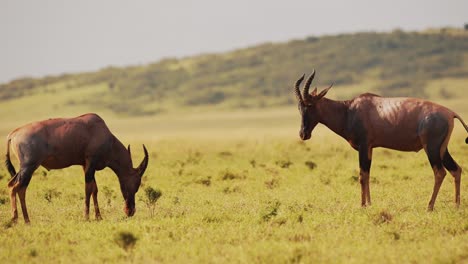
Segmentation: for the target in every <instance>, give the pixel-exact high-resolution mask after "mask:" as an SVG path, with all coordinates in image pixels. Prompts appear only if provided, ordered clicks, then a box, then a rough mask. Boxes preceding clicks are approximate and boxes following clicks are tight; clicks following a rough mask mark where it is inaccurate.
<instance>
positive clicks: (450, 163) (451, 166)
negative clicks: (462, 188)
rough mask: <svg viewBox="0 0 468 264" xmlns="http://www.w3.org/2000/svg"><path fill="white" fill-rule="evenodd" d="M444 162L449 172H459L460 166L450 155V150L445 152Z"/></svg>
mask: <svg viewBox="0 0 468 264" xmlns="http://www.w3.org/2000/svg"><path fill="white" fill-rule="evenodd" d="M442 162H443V164H444V167H445V168H446V169H447V170H449V171H457V170H458V165H457V163H456V162H455V161H454V160H453V158H452V156H451V155H450V153H449V151H448V149H447V150H445V153H444V158H443V159H442Z"/></svg>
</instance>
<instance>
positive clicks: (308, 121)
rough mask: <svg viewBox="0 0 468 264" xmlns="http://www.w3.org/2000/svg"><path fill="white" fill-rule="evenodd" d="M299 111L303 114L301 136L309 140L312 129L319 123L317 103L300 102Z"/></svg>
mask: <svg viewBox="0 0 468 264" xmlns="http://www.w3.org/2000/svg"><path fill="white" fill-rule="evenodd" d="M298 108H299V113H300V114H301V130H300V131H299V136H300V137H301V139H302V140H308V139H310V138H311V136H312V130H314V128H315V126H316V125H317V124H318V122H319V120H318V117H317V113H316V112H317V110H316V109H315V105H313V104H311V105H306V104H301V103H299V105H298Z"/></svg>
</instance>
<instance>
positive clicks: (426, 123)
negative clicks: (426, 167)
mask: <svg viewBox="0 0 468 264" xmlns="http://www.w3.org/2000/svg"><path fill="white" fill-rule="evenodd" d="M448 129H449V124H448V120H447V119H446V118H445V116H443V115H442V114H439V113H434V114H430V115H428V116H426V117H425V118H424V119H423V120H422V121H421V122H420V123H419V126H418V135H420V136H421V137H423V140H425V142H426V145H427V146H426V152H427V156H428V158H429V162H430V163H431V166H432V167H437V168H438V169H442V158H441V157H440V149H441V147H442V144H443V143H444V141H445V138H446V137H447V133H448Z"/></svg>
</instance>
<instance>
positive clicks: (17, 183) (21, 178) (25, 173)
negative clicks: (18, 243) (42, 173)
mask: <svg viewBox="0 0 468 264" xmlns="http://www.w3.org/2000/svg"><path fill="white" fill-rule="evenodd" d="M37 167H38V166H28V167H21V168H20V170H19V171H18V173H17V174H16V175H15V176H14V177H13V178H12V179H11V180H10V182H9V183H8V187H9V188H10V200H11V210H12V218H11V220H12V222H17V220H18V209H17V205H16V194H18V197H19V200H20V203H21V211H22V212H23V218H24V222H25V223H29V222H30V221H29V215H28V209H27V207H26V189H27V188H28V185H29V182H30V181H31V177H32V174H33V173H34V171H35V170H36V169H37Z"/></svg>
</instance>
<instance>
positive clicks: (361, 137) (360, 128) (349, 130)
mask: <svg viewBox="0 0 468 264" xmlns="http://www.w3.org/2000/svg"><path fill="white" fill-rule="evenodd" d="M347 120H348V123H347V124H346V136H347V140H348V141H349V142H350V143H351V144H352V146H353V148H355V149H356V150H359V149H360V148H361V146H362V145H367V131H366V129H365V127H364V123H363V122H362V120H361V118H360V117H359V115H358V113H357V112H356V111H349V112H348V118H347ZM366 153H367V150H366ZM366 155H367V154H366Z"/></svg>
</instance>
